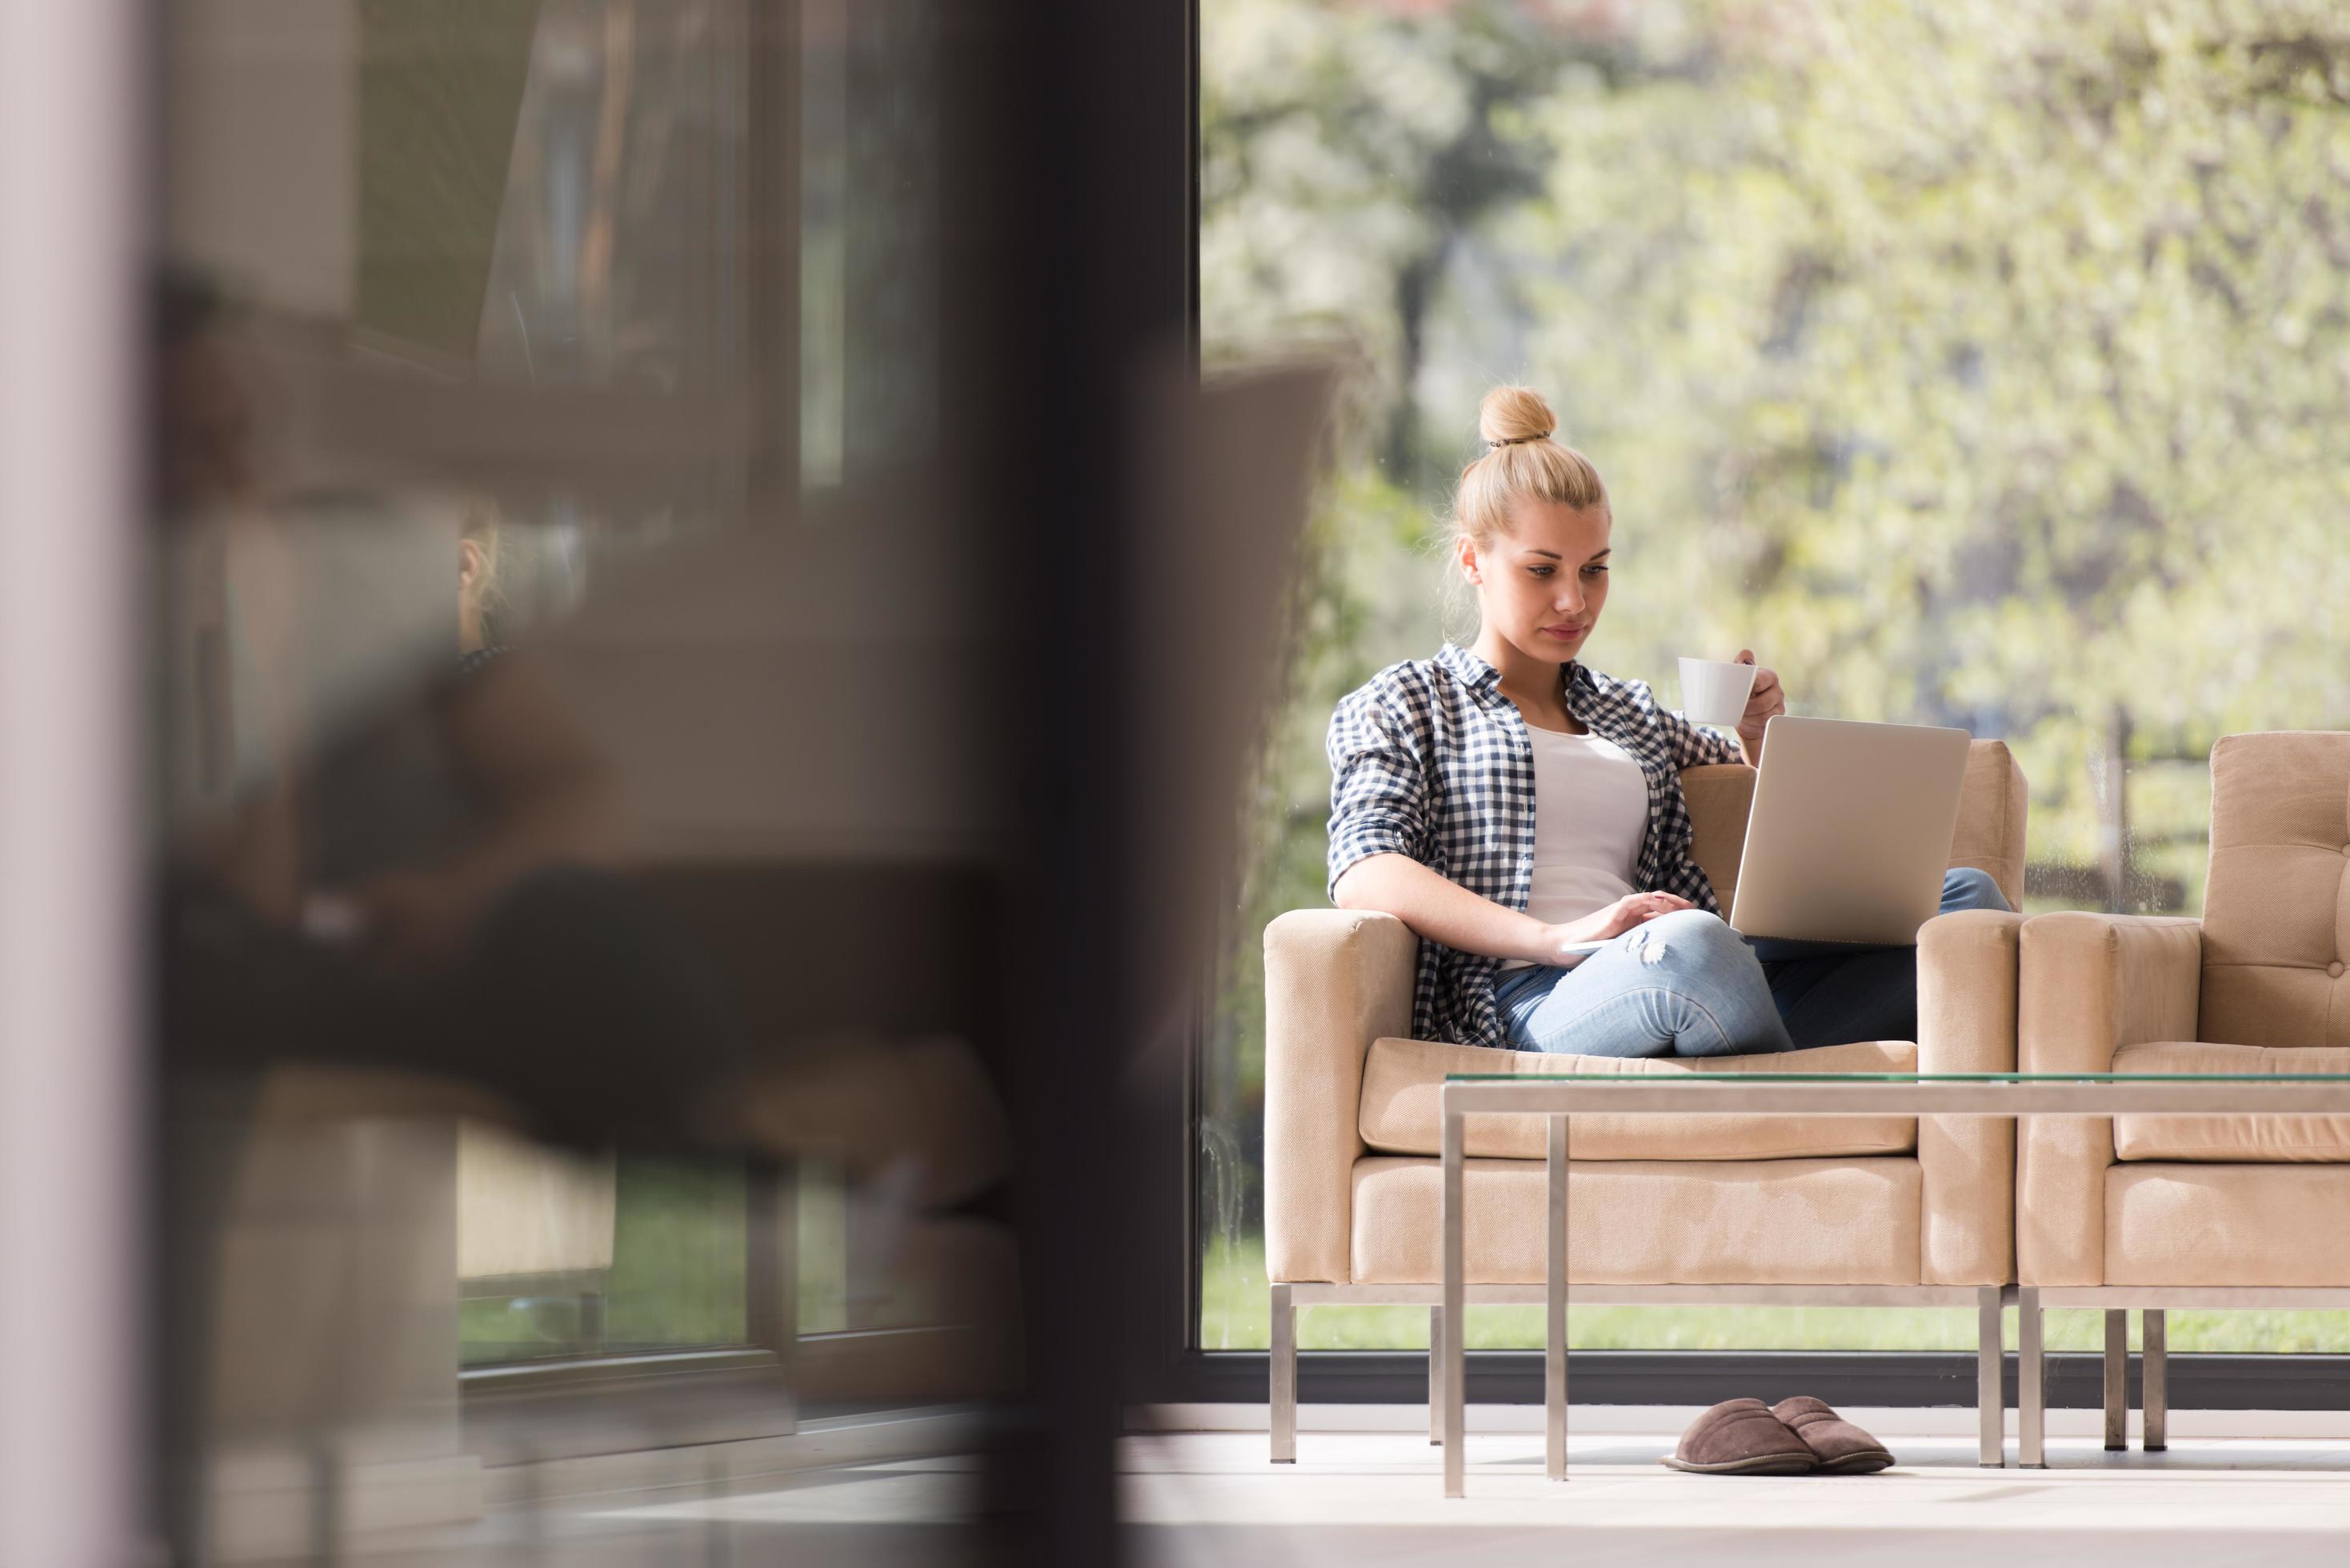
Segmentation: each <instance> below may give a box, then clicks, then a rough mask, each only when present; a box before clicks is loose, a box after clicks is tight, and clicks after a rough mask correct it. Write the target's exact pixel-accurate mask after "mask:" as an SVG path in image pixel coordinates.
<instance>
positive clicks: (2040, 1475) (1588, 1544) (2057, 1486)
mask: <svg viewBox="0 0 2350 1568" xmlns="http://www.w3.org/2000/svg"><path fill="white" fill-rule="evenodd" d="M1880 1435H1882V1436H1884V1437H1885V1438H1886V1439H1887V1445H1888V1446H1889V1447H1891V1448H1892V1449H1893V1450H1894V1452H1895V1454H1896V1456H1897V1458H1898V1460H1899V1463H1898V1464H1897V1465H1896V1466H1895V1468H1894V1469H1890V1470H1887V1471H1886V1472H1885V1473H1883V1474H1881V1475H1877V1476H1854V1477H1835V1478H1823V1477H1781V1478H1729V1477H1708V1476H1690V1475H1682V1474H1679V1473H1677V1472H1675V1471H1671V1470H1668V1469H1664V1468H1662V1467H1661V1466H1659V1464H1658V1463H1657V1456H1658V1455H1659V1453H1661V1452H1663V1451H1665V1450H1666V1449H1668V1448H1669V1446H1670V1441H1671V1439H1670V1438H1662V1437H1622V1436H1611V1435H1608V1434H1605V1433H1597V1434H1593V1433H1581V1434H1577V1435H1576V1436H1575V1438H1573V1439H1572V1440H1571V1442H1570V1444H1569V1449H1568V1454H1569V1467H1570V1479H1569V1480H1567V1481H1566V1482H1565V1484H1564V1485H1561V1484H1559V1483H1556V1482H1553V1481H1550V1480H1546V1479H1544V1475H1543V1464H1542V1439H1541V1438H1540V1437H1539V1436H1535V1435H1532V1434H1514V1433H1497V1434H1491V1435H1485V1436H1479V1437H1472V1438H1471V1440H1470V1449H1469V1458H1470V1471H1469V1482H1468V1493H1469V1495H1468V1496H1467V1497H1466V1498H1463V1499H1459V1500H1455V1501H1447V1500H1446V1499H1444V1498H1443V1497H1442V1496H1441V1495H1440V1485H1439V1481H1438V1478H1437V1475H1436V1473H1435V1469H1434V1462H1433V1461H1434V1450H1432V1449H1429V1448H1428V1447H1427V1446H1426V1443H1425V1440H1424V1439H1423V1438H1415V1437H1413V1436H1411V1435H1407V1434H1400V1433H1398V1434H1387V1433H1323V1434H1315V1433H1310V1432H1309V1433H1306V1434H1305V1435H1303V1436H1302V1437H1301V1438H1300V1439H1299V1448H1298V1456H1299V1462H1298V1463H1297V1465H1296V1466H1295V1468H1294V1470H1293V1469H1292V1467H1289V1466H1282V1467H1278V1468H1276V1467H1274V1466H1270V1465H1267V1464H1266V1463H1265V1462H1264V1459H1263V1453H1264V1440H1263V1437H1262V1435H1260V1434H1254V1433H1250V1434H1242V1433H1212V1434H1180V1433H1179V1434H1172V1435H1167V1436H1159V1437H1149V1438H1130V1439H1128V1444H1127V1448H1126V1452H1125V1455H1124V1461H1125V1462H1124V1465H1123V1469H1125V1471H1126V1472H1127V1479H1126V1512H1127V1517H1128V1519H1129V1520H1130V1521H1134V1522H1135V1523H1137V1524H1138V1525H1141V1526H1144V1527H1146V1528H1145V1529H1144V1531H1143V1532H1142V1535H1143V1539H1144V1542H1145V1543H1146V1551H1145V1552H1144V1553H1143V1554H1142V1556H1141V1559H1140V1560H1141V1561H1142V1562H1143V1563H1147V1564H1149V1568H1179V1565H1180V1568H1191V1565H1193V1564H1208V1563H1241V1562H1245V1563H1251V1564H1262V1565H1267V1568H1271V1565H1284V1564H1299V1565H1305V1564H1323V1563H1329V1564H1334V1565H1335V1564H1345V1565H1347V1568H1371V1565H1375V1564H1389V1563H1398V1564H1400V1563H1445V1564H1447V1565H1448V1568H1449V1565H1452V1564H1472V1563H1473V1564H1478V1565H1481V1568H1482V1565H1485V1564H1503V1563H1543V1564H1545V1565H1548V1564H1558V1563H1607V1564H1614V1563H1707V1564H1735V1565H1738V1568H1748V1565H1755V1564H1773V1563H1790V1564H1794V1563H1802V1564H1804V1565H1806V1568H1819V1565H1829V1564H1847V1563H1848V1564H1856V1565H1857V1564H1866V1565H1867V1568H1930V1565H1933V1564H1939V1563H1952V1564H1957V1563H1965V1564H1967V1565H1968V1568H2007V1565H2011V1564H2016V1563H2043V1562H2044V1563H2065V1564H2068V1565H2078V1568H2090V1565H2094V1564H2100V1563H2116V1564H2128V1565H2130V1568H2147V1565H2148V1564H2157V1563H2182V1564H2184V1563H2192V1564H2196V1565H2197V1568H2210V1565H2215V1564H2233V1563H2248V1564H2249V1563H2263V1564H2267V1563H2311V1564H2319V1563H2323V1564H2326V1565H2328V1568H2344V1565H2345V1564H2350V1442H2323V1443H2321V1442H2312V1441H2300V1442H2264V1441H2260V1440H2255V1439H2233V1440H2219V1439H2214V1440H2210V1441H2202V1442H2195V1443H2189V1444H2185V1445H2182V1446H2180V1447H2178V1448H2176V1449H2172V1450H2171V1451H2170V1452H2168V1453H2164V1454H2154V1455H2147V1454H2139V1453H2131V1454H2107V1453H2106V1452H2104V1451H2103V1449H2102V1448H2101V1446H2100V1445H2099V1444H2098V1443H2097V1442H2096V1441H2095V1439H2091V1438H2052V1439H2051V1440H2050V1443H2049V1458H2050V1461H2051V1468H2050V1469H2046V1470H2016V1469H2008V1470H1986V1469H1981V1468H1979V1467H1978V1466H1977V1465H1976V1463H1975V1454H1974V1449H1973V1446H1972V1445H1971V1444H1970V1443H1969V1442H1967V1441H1965V1440H1964V1439H1961V1438H1952V1437H1940V1438H1909V1439H1904V1438H1899V1437H1898V1436H1897V1435H1895V1434H1892V1433H1889V1432H1887V1433H1882V1434H1880Z"/></svg>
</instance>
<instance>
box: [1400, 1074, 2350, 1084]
mask: <svg viewBox="0 0 2350 1568" xmlns="http://www.w3.org/2000/svg"><path fill="white" fill-rule="evenodd" d="M1444 1081H1445V1082H1446V1083H1448V1084H1565V1083H1572V1084H1658V1083H1665V1084H1674V1085H1680V1084H2350V1073H1702V1072H1700V1073H1447V1074H1445V1075H1444Z"/></svg>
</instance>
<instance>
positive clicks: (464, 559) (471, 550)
mask: <svg viewBox="0 0 2350 1568" xmlns="http://www.w3.org/2000/svg"><path fill="white" fill-rule="evenodd" d="M481 580H482V546H481V545H480V543H479V542H477V541H475V540H473V539H460V540H458V541H457V591H458V592H459V593H463V592H464V591H465V590H466V589H468V588H470V587H473V585H474V584H475V583H478V582H480V581H481Z"/></svg>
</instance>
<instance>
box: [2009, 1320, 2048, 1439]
mask: <svg viewBox="0 0 2350 1568" xmlns="http://www.w3.org/2000/svg"><path fill="white" fill-rule="evenodd" d="M2015 1317H2016V1328H2017V1331H2018V1332H2017V1334H2016V1355H2015V1462H2016V1465H2017V1467H2018V1468H2019V1469H2027V1470H2044V1469H2047V1468H2048V1449H2047V1437H2048V1361H2047V1357H2046V1356H2045V1355H2043V1351H2042V1342H2041V1321H2040V1318H2041V1314H2040V1291H2039V1289H2038V1287H2036V1286H2033V1285H2025V1286H2023V1287H2022V1289H2020V1290H2018V1291H2017V1292H2016V1293H2015Z"/></svg>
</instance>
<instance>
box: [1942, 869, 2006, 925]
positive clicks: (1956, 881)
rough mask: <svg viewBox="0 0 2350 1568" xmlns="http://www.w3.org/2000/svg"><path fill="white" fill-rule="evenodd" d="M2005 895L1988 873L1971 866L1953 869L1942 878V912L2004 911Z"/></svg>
mask: <svg viewBox="0 0 2350 1568" xmlns="http://www.w3.org/2000/svg"><path fill="white" fill-rule="evenodd" d="M2007 907H2008V904H2007V895H2006V894H2004V893H2002V892H2001V891H2000V890H1999V883H1998V881H1997V880H1996V879H1995V878H1994V877H1992V876H1991V873H1990V872H1988V871H1984V870H1981V869H1979V868H1977V867H1972V866H1960V867H1954V868H1953V869H1952V870H1950V872H1948V873H1946V874H1945V875H1944V876H1943V877H1942V912H1943V913H1944V914H1950V913H1951V912H1953V911H1955V910H1959V909H2006V908H2007Z"/></svg>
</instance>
